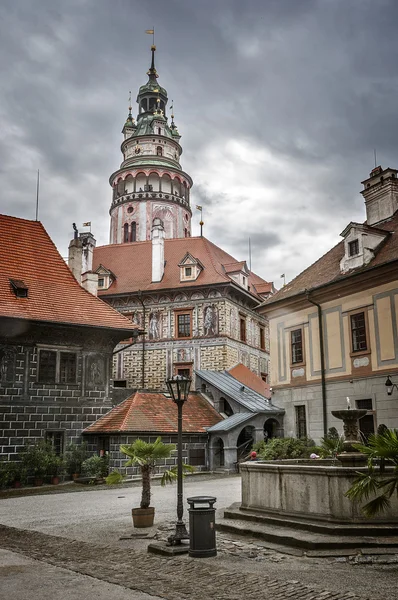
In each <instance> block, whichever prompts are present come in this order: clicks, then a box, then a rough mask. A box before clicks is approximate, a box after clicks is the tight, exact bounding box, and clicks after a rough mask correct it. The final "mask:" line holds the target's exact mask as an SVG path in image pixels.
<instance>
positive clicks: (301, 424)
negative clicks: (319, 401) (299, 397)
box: [294, 405, 307, 438]
mask: <svg viewBox="0 0 398 600" xmlns="http://www.w3.org/2000/svg"><path fill="white" fill-rule="evenodd" d="M294 408H295V410H296V436H297V437H298V438H305V437H307V419H306V416H305V406H304V405H302V406H295V407H294Z"/></svg>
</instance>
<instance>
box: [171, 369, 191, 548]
mask: <svg viewBox="0 0 398 600" xmlns="http://www.w3.org/2000/svg"><path fill="white" fill-rule="evenodd" d="M191 381H192V379H191V378H190V377H182V376H181V375H175V376H174V377H172V378H171V379H167V380H166V385H167V389H168V390H169V392H170V395H171V397H172V399H173V402H175V404H177V410H178V413H177V415H178V417H177V419H178V420H177V422H178V428H177V432H178V437H177V523H176V530H175V533H174V535H171V536H170V537H169V538H168V542H169V544H170V545H171V546H177V545H179V544H181V541H182V540H188V539H189V534H188V532H187V528H186V527H185V523H184V521H183V520H182V515H183V512H184V506H183V497H182V407H183V405H184V402H186V401H187V399H188V394H189V388H190V387H191Z"/></svg>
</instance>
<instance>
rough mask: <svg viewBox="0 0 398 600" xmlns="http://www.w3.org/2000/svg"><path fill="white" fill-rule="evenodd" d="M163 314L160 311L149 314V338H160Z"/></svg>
mask: <svg viewBox="0 0 398 600" xmlns="http://www.w3.org/2000/svg"><path fill="white" fill-rule="evenodd" d="M161 328H162V316H161V314H160V313H158V312H152V313H150V315H149V339H150V340H158V339H159V338H160V337H161Z"/></svg>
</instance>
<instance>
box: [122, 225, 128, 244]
mask: <svg viewBox="0 0 398 600" xmlns="http://www.w3.org/2000/svg"><path fill="white" fill-rule="evenodd" d="M123 230H124V234H123V242H124V243H127V242H128V241H129V224H128V223H125V224H124V225H123Z"/></svg>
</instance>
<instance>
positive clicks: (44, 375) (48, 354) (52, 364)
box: [37, 350, 57, 383]
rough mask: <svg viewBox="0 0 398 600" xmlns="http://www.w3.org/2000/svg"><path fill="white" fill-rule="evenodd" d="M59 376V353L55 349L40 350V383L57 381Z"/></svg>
mask: <svg viewBox="0 0 398 600" xmlns="http://www.w3.org/2000/svg"><path fill="white" fill-rule="evenodd" d="M56 378H57V353H56V351H54V350H40V352H39V375H38V378H37V379H38V381H39V382H40V383H55V382H56Z"/></svg>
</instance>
